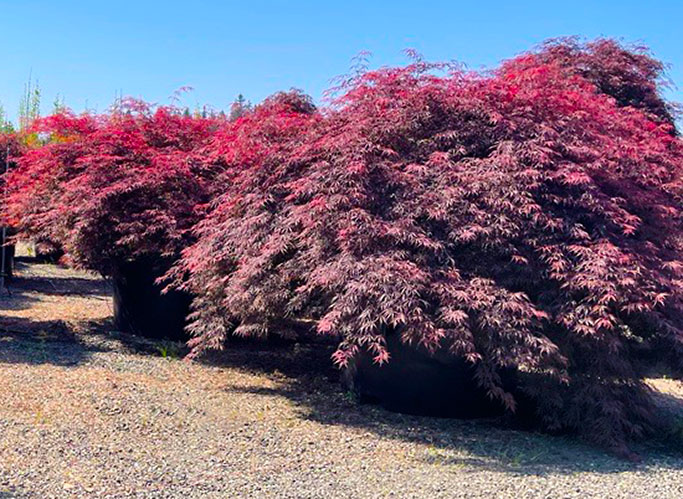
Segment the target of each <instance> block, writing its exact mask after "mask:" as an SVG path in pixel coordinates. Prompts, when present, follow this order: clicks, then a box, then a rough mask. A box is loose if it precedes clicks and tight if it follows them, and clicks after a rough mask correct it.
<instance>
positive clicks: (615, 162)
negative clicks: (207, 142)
mask: <svg viewBox="0 0 683 499" xmlns="http://www.w3.org/2000/svg"><path fill="white" fill-rule="evenodd" d="M660 74H661V66H660V65H659V63H657V62H656V61H654V60H653V59H651V58H650V57H649V56H647V55H646V54H644V53H641V52H639V51H629V50H626V49H624V48H622V47H620V46H619V45H617V44H616V43H614V42H611V41H599V42H595V43H593V44H589V45H580V44H576V43H574V42H553V43H551V44H549V45H547V46H545V47H544V48H542V49H541V50H540V51H539V52H536V53H530V54H526V55H522V56H520V57H518V58H516V59H513V60H510V61H507V62H506V63H505V64H503V65H502V66H501V68H500V69H498V70H496V71H493V72H491V73H486V74H474V73H466V72H463V71H460V70H457V69H456V68H452V67H450V66H447V65H430V64H426V63H424V62H422V61H420V60H417V61H416V62H414V63H413V64H411V65H409V66H407V67H404V68H388V69H381V70H378V71H370V72H366V73H364V74H362V75H360V76H358V77H355V78H352V79H351V80H350V82H349V83H348V84H347V85H345V86H344V88H343V90H342V94H341V96H340V97H339V98H338V99H337V100H336V102H335V104H334V106H333V107H332V109H330V110H327V111H326V112H324V113H319V112H315V110H314V109H313V108H312V107H311V106H310V104H309V103H308V102H307V101H306V100H305V99H301V96H297V95H296V94H294V95H293V94H289V95H288V97H289V98H288V99H284V98H281V99H279V100H278V99H274V100H273V101H272V102H270V103H268V104H267V105H265V106H263V107H262V108H260V109H257V110H256V111H255V112H254V113H253V114H250V115H247V116H246V117H244V118H241V119H240V120H238V121H237V122H235V128H234V129H232V131H228V132H226V133H223V134H219V135H217V136H216V137H215V138H214V141H213V143H212V147H211V149H212V150H213V151H214V153H215V157H213V158H212V159H211V160H212V161H215V162H217V163H221V164H222V166H223V167H225V171H226V172H227V173H226V174H225V175H224V176H223V177H222V180H220V182H222V183H221V190H222V193H221V194H220V195H219V196H218V197H217V198H216V199H215V200H214V202H213V203H212V209H211V211H210V212H209V213H208V215H207V216H206V218H205V219H203V220H202V221H201V222H200V223H199V224H198V226H197V230H196V235H197V238H198V239H197V242H196V243H195V244H193V245H192V246H191V247H189V248H188V249H186V250H185V251H184V253H183V258H182V260H181V262H180V265H179V266H178V268H177V269H176V271H175V275H176V276H180V275H185V277H186V280H185V282H184V284H183V286H184V287H185V289H187V290H189V291H191V292H192V293H193V294H195V295H196V296H197V298H196V299H195V302H194V307H195V312H194V315H193V322H192V324H191V326H190V329H191V331H192V332H193V333H194V334H195V335H196V338H195V339H194V340H193V341H192V345H193V346H194V349H195V350H194V352H195V354H196V353H199V352H201V351H202V350H203V349H205V348H212V347H220V346H221V344H222V342H223V340H224V339H225V337H226V335H228V334H231V333H232V332H234V333H236V334H245V335H251V334H266V333H267V332H268V331H276V332H286V331H287V330H288V328H289V327H290V326H291V325H292V324H294V323H295V322H296V321H297V320H306V321H311V320H312V321H314V322H315V324H317V331H318V332H319V333H321V334H325V335H332V336H335V337H339V338H340V345H339V348H338V350H337V352H336V353H335V355H334V359H335V360H336V362H337V363H339V364H340V365H342V366H343V365H345V364H347V363H348V362H350V361H351V360H352V359H353V358H354V356H355V355H357V354H358V352H359V351H360V350H361V349H366V350H369V351H371V352H372V353H373V355H374V356H375V360H376V361H377V362H380V363H383V362H391V361H392V359H391V358H390V355H389V353H388V352H387V349H386V335H387V334H400V335H401V339H402V340H403V341H404V342H407V343H411V344H419V345H423V346H425V347H427V348H429V349H431V350H439V349H448V350H449V351H450V352H452V354H453V355H454V356H460V357H461V358H464V359H467V360H468V361H469V362H471V363H472V364H473V365H474V366H475V368H476V372H477V382H478V383H479V384H480V385H481V386H482V387H483V388H484V389H486V390H487V391H488V393H489V394H490V396H491V397H494V398H497V399H499V400H501V401H502V402H504V403H505V405H506V406H507V407H508V408H509V409H510V410H511V411H512V410H514V409H515V406H516V403H517V401H518V398H519V397H518V396H517V395H518V394H516V393H514V392H510V391H507V390H506V389H505V388H504V387H503V385H502V383H501V380H500V377H499V372H500V371H501V370H502V369H510V368H512V369H514V370H516V371H517V372H518V374H519V380H520V383H521V386H520V391H519V393H523V394H524V396H525V397H529V398H530V399H531V400H532V401H533V403H534V405H535V407H536V411H537V414H538V416H539V418H540V420H541V421H542V423H543V425H544V426H545V427H547V428H550V429H572V430H578V431H580V432H582V433H583V434H585V435H586V436H587V437H589V438H591V439H593V440H594V441H598V442H602V443H606V444H609V445H611V446H613V447H615V448H619V447H621V448H622V449H625V447H623V446H624V445H625V442H626V441H627V440H628V439H629V438H631V437H637V436H639V435H642V434H643V433H646V432H647V431H649V430H650V429H652V427H653V426H652V425H653V424H654V416H653V412H652V405H651V403H650V400H649V392H648V389H647V388H646V386H645V385H644V383H643V382H642V368H643V365H642V361H641V360H642V359H643V358H644V357H643V356H642V355H641V354H640V353H639V352H640V351H646V350H648V349H650V348H654V347H655V346H658V347H661V346H664V345H665V346H666V348H665V349H664V350H663V351H667V352H668V359H667V360H669V361H670V362H671V363H672V364H673V365H674V367H676V368H680V367H681V362H682V361H683V331H682V327H683V323H682V320H683V265H682V262H683V216H682V215H683V213H682V210H683V209H682V202H683V197H682V196H683V182H682V179H681V175H682V173H683V143H682V142H681V139H680V138H679V137H678V136H677V135H676V133H675V131H674V130H673V127H672V124H671V119H670V116H671V115H670V109H669V108H668V107H667V105H666V104H665V102H664V101H663V100H662V99H661V97H660V96H659V92H658V86H657V85H658V83H657V79H658V78H659V77H660ZM662 360H664V359H662Z"/></svg>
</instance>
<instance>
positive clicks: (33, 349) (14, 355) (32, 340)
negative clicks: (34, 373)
mask: <svg viewBox="0 0 683 499" xmlns="http://www.w3.org/2000/svg"><path fill="white" fill-rule="evenodd" d="M102 326H103V324H102V323H96V322H90V323H87V324H81V325H79V329H81V328H83V329H88V330H100V329H101V328H102ZM92 339H93V338H92V337H90V336H86V335H81V334H77V333H76V332H75V330H74V327H73V326H72V325H69V324H67V323H66V322H64V321H34V320H30V319H25V318H17V317H2V316H0V363H5V364H35V365H40V364H51V365H55V366H65V367H67V366H69V367H73V366H78V365H81V364H83V363H84V362H86V361H87V360H88V359H89V358H90V356H91V355H92V354H93V353H94V352H103V351H108V350H109V349H108V348H107V347H106V346H104V345H103V344H101V342H97V341H92ZM86 340H90V341H86Z"/></svg>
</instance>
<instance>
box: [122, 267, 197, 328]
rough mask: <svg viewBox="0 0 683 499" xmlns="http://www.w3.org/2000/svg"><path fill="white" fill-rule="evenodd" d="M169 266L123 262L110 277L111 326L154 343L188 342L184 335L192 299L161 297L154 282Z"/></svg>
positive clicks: (174, 295)
mask: <svg viewBox="0 0 683 499" xmlns="http://www.w3.org/2000/svg"><path fill="white" fill-rule="evenodd" d="M168 268H169V264H168V263H167V262H164V261H163V260H155V259H152V258H145V259H140V260H136V261H134V262H126V263H124V264H122V265H120V266H119V268H118V269H117V271H116V272H115V274H114V276H113V279H112V281H113V288H114V324H115V325H116V327H117V328H118V329H120V330H121V331H125V332H130V333H134V334H138V335H140V336H144V337H147V338H155V339H162V338H166V339H171V340H182V341H185V340H187V339H188V335H187V333H186V332H185V331H184V327H185V322H186V319H187V315H188V313H189V310H190V302H191V297H190V296H189V295H188V294H187V293H183V292H181V291H169V292H168V293H163V294H162V293H161V291H162V289H163V286H160V285H158V284H157V283H156V282H155V281H156V279H157V278H159V277H161V276H162V275H164V273H165V272H166V271H167V270H168Z"/></svg>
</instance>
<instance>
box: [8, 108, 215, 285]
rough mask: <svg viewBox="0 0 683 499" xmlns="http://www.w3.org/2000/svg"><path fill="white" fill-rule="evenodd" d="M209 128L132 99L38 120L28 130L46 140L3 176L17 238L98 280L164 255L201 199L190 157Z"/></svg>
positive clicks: (182, 236)
mask: <svg viewBox="0 0 683 499" xmlns="http://www.w3.org/2000/svg"><path fill="white" fill-rule="evenodd" d="M217 126H218V123H217V122H216V120H214V119H210V118H200V117H191V116H186V115H183V113H181V112H180V111H179V110H176V109H174V108H170V107H157V108H155V107H152V106H149V105H147V104H144V103H142V102H137V101H130V102H128V103H127V104H126V105H125V106H123V107H121V108H118V109H114V110H113V111H112V112H111V113H108V114H103V115H88V114H85V115H78V116H77V115H74V114H72V113H70V112H68V111H63V112H61V113H58V114H55V115H52V116H49V117H46V118H43V119H40V120H38V121H37V122H36V124H35V125H34V130H35V131H36V132H39V133H40V134H41V136H43V137H44V139H45V142H46V143H45V144H44V145H42V146H41V147H35V148H32V149H31V150H30V151H28V152H27V153H26V154H25V155H24V157H22V158H21V160H20V161H19V166H18V168H16V169H15V170H14V171H13V172H12V174H11V175H10V176H9V187H10V197H9V205H8V212H9V214H10V216H11V217H13V218H14V219H15V220H16V221H17V223H18V227H19V229H20V230H21V231H22V233H23V234H24V235H27V236H30V237H33V238H35V239H38V240H43V241H53V242H54V243H55V244H58V245H60V246H61V247H63V248H64V250H65V251H66V254H67V256H68V258H69V259H70V260H71V261H72V262H73V263H74V264H75V265H78V266H81V267H85V268H88V269H91V270H95V271H99V272H102V273H104V274H106V275H111V274H112V272H114V271H115V270H116V268H117V265H119V264H120V263H121V262H125V261H131V260H134V259H136V258H139V257H141V256H144V255H151V256H158V257H160V258H163V257H168V258H170V259H173V258H174V257H175V256H177V254H178V253H179V251H180V249H181V248H183V247H184V246H185V245H187V244H188V236H189V233H188V230H189V229H190V228H191V227H192V225H193V224H194V223H195V222H196V221H197V220H198V217H199V215H200V210H199V208H200V207H201V205H202V204H203V203H206V202H207V201H208V183H209V180H208V176H207V175H205V174H204V171H203V170H202V168H203V167H202V165H201V163H200V162H198V161H197V160H196V159H195V158H194V156H193V155H194V154H195V153H196V151H197V150H198V149H199V148H200V147H201V146H202V145H203V144H204V143H205V142H206V140H207V139H208V138H209V137H210V136H211V134H212V133H213V132H214V130H215V129H216V127H217Z"/></svg>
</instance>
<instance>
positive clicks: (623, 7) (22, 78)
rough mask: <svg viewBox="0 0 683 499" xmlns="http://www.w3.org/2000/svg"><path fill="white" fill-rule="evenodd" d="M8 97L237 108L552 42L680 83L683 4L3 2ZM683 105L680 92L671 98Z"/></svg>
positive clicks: (4, 98) (488, 62)
mask: <svg viewBox="0 0 683 499" xmlns="http://www.w3.org/2000/svg"><path fill="white" fill-rule="evenodd" d="M0 33H1V34H2V48H1V49H0V50H1V51H2V59H1V62H2V64H1V66H0V68H1V69H0V101H1V102H2V104H3V105H4V107H5V109H6V111H7V112H8V114H9V115H10V116H11V117H14V116H15V115H16V111H17V108H18V104H19V100H20V96H21V93H22V88H23V86H24V84H25V82H26V81H27V79H28V76H29V73H31V72H32V74H33V78H34V79H38V80H39V82H40V86H41V88H42V91H43V111H49V109H50V108H51V103H52V102H53V100H54V98H55V96H56V95H57V94H60V95H61V96H63V97H64V98H65V101H66V104H67V105H68V106H70V107H71V108H73V109H74V110H76V111H81V110H83V109H84V107H85V106H86V105H87V106H88V107H90V108H93V109H97V110H100V111H101V110H104V109H105V108H106V107H107V106H108V105H110V104H111V103H112V101H113V99H114V97H115V95H116V94H117V93H119V92H122V93H123V94H124V95H131V96H135V97H141V98H144V99H146V100H149V101H152V102H160V103H167V102H168V98H169V96H170V95H171V94H172V93H173V91H174V90H176V89H177V88H179V87H181V86H184V85H190V86H192V87H193V88H194V92H193V93H192V94H191V95H189V96H188V97H186V99H185V102H186V103H187V104H188V105H190V106H194V105H195V103H200V104H210V105H213V106H215V107H218V108H226V107H227V106H228V105H229V103H230V102H231V101H232V100H233V99H234V98H235V96H236V95H237V94H238V93H243V94H244V95H245V96H246V97H247V98H248V99H250V100H251V101H252V102H258V101H260V100H261V99H263V98H264V97H266V96H267V95H269V94H271V93H273V92H275V91H278V90H284V89H288V88H290V87H297V88H301V89H303V90H304V91H306V92H307V93H309V94H311V95H312V96H313V97H314V98H315V99H316V100H320V97H321V95H322V92H323V91H324V89H326V88H327V87H328V86H329V82H330V79H331V78H332V77H334V76H335V75H338V74H341V73H345V72H347V70H348V68H349V65H350V60H351V58H352V57H353V56H354V55H356V54H357V53H359V52H360V51H363V50H367V51H370V52H372V54H373V56H372V59H371V65H372V66H381V65H392V64H401V63H403V62H405V58H404V56H403V55H402V50H403V49H406V48H414V49H416V50H418V51H419V52H421V53H422V54H423V55H424V56H425V57H426V58H427V59H430V60H445V59H456V60H459V61H462V62H464V63H466V64H467V65H468V66H470V67H472V68H479V67H482V66H485V67H491V66H494V65H496V64H497V63H498V62H499V61H500V60H502V59H505V58H509V57H512V56H514V55H515V54H517V53H519V52H522V51H525V50H527V49H529V48H531V47H533V46H534V45H536V44H538V43H540V42H541V41H543V40H544V39H546V38H550V37H556V36H565V35H581V36H585V37H589V38H593V37H597V36H610V37H617V38H620V39H622V40H624V41H627V42H641V43H645V44H647V45H649V46H650V47H651V49H652V50H653V52H654V53H655V55H656V56H657V57H658V58H660V59H662V60H664V61H665V62H667V63H669V64H671V66H672V67H671V69H670V71H669V75H670V77H671V79H672V80H673V81H674V83H675V84H676V85H678V86H679V87H683V0H669V1H653V2H645V1H643V0H639V1H631V0H621V1H570V0H566V1H562V2H554V1H548V0H544V1H533V2H524V1H517V2H511V1H467V2H458V1H455V0H451V1H438V2H437V1H434V2H429V1H422V2H420V1H417V0H415V1H411V2H404V1H401V0H395V1H375V2H372V1H342V2H339V1H334V2H325V1H324V0H321V1H318V2H304V1H299V2H297V1H294V0H292V1H270V2H264V1H257V0H251V1H244V0H243V1H240V2H230V1H224V2H219V1H195V2H191V1H185V2H175V1H144V0H138V1H135V2H133V1H128V0H114V1H105V2H100V1H99V0H93V1H89V2H85V1H83V2H76V1H68V0H62V1H30V2H29V1H18V0H17V1H4V0H0ZM668 97H669V98H670V99H673V100H677V101H683V90H682V89H681V88H679V89H675V90H673V91H671V92H669V93H668Z"/></svg>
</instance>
